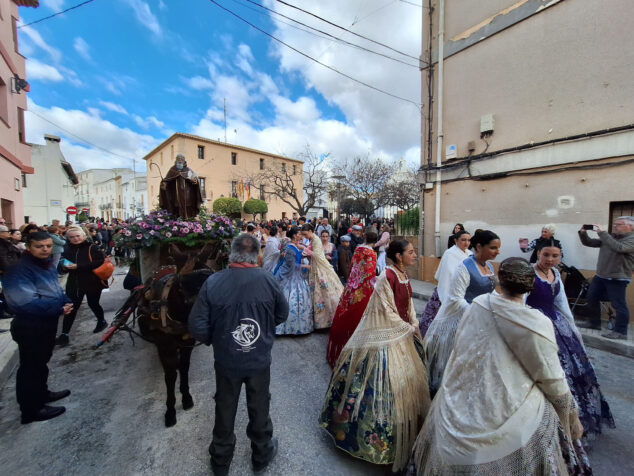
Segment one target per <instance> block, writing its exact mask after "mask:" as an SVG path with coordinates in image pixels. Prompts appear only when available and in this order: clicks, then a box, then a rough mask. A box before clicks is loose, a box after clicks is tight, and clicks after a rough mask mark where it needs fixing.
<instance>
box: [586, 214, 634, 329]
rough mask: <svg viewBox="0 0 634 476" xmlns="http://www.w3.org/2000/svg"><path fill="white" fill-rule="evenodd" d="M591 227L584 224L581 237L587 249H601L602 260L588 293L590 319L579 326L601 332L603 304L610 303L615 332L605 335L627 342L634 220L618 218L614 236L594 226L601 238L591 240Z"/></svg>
mask: <svg viewBox="0 0 634 476" xmlns="http://www.w3.org/2000/svg"><path fill="white" fill-rule="evenodd" d="M589 228H590V227H589V226H586V225H584V226H583V228H582V229H581V230H579V238H580V239H581V243H583V244H584V245H585V246H589V247H591V248H599V259H598V261H597V272H596V275H595V277H594V278H593V279H592V283H590V288H589V289H588V294H587V301H588V310H589V311H590V319H589V320H588V321H586V322H581V323H578V324H577V326H578V327H583V328H586V329H601V308H600V301H605V300H609V301H610V304H611V305H612V307H613V308H614V310H615V311H616V318H615V322H614V329H613V330H612V331H609V332H606V333H604V334H601V335H602V336H603V337H607V338H608V339H626V338H627V326H628V324H629V322H630V312H629V310H628V308H627V302H626V300H625V289H626V288H627V285H628V284H629V283H630V281H631V280H632V272H633V271H634V217H631V216H622V217H619V218H617V219H616V221H615V222H614V224H613V225H612V229H613V232H614V233H613V234H609V233H608V232H607V231H604V230H603V229H602V228H601V227H600V226H599V225H592V230H593V231H595V232H596V233H597V234H598V236H599V238H598V239H597V238H589V237H588V232H587V231H586V229H589ZM606 298H607V299H606Z"/></svg>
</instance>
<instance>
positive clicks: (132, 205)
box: [121, 174, 149, 220]
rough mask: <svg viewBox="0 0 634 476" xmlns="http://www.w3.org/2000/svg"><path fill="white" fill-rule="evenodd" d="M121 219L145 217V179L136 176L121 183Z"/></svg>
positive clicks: (146, 207) (138, 175) (143, 176)
mask: <svg viewBox="0 0 634 476" xmlns="http://www.w3.org/2000/svg"><path fill="white" fill-rule="evenodd" d="M121 202H122V204H123V209H122V218H123V219H124V220H127V219H128V218H135V217H138V216H141V215H147V213H148V211H149V210H148V206H147V177H146V176H145V175H140V174H137V175H136V177H134V176H132V177H129V178H128V179H127V180H125V181H124V182H122V183H121Z"/></svg>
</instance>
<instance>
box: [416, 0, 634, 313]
mask: <svg viewBox="0 0 634 476" xmlns="http://www.w3.org/2000/svg"><path fill="white" fill-rule="evenodd" d="M432 4H433V6H434V8H433V10H432V11H431V15H432V17H431V18H430V10H429V9H423V28H424V33H423V38H422V51H423V55H422V57H421V59H422V60H424V61H425V62H427V64H428V63H431V65H432V66H431V68H427V67H426V64H423V69H422V88H423V94H422V97H423V103H424V104H423V120H422V131H423V134H422V136H423V141H422V151H423V153H422V155H423V157H422V163H421V171H420V173H419V181H420V182H421V184H422V185H423V189H424V190H425V192H423V193H422V201H423V209H424V218H425V219H424V232H423V236H424V240H423V243H422V244H423V252H424V255H425V256H427V257H429V256H440V255H441V254H442V252H443V251H444V250H445V248H446V243H447V238H448V236H449V234H450V232H451V230H452V229H453V226H454V224H455V223H458V222H459V223H463V224H464V225H465V227H466V228H467V230H470V231H473V230H475V229H476V228H483V229H491V230H493V231H495V232H496V233H498V235H500V237H501V241H502V254H501V256H500V257H499V259H498V261H500V260H501V259H503V258H506V257H509V256H525V257H528V256H529V255H528V254H526V255H523V254H522V253H521V251H520V249H519V245H518V239H519V238H528V239H529V240H532V239H534V238H537V237H538V236H539V234H540V230H541V227H542V226H543V225H544V224H547V223H554V224H555V225H556V226H557V232H556V237H557V238H558V239H559V240H561V242H562V245H563V248H564V255H565V256H564V261H565V262H566V263H567V264H569V265H574V266H576V267H578V268H580V269H582V270H586V271H587V272H588V273H591V272H592V271H593V270H594V267H595V264H596V260H597V255H598V251H597V250H596V249H590V248H586V247H583V246H582V245H581V244H580V242H579V239H578V236H577V230H578V229H579V228H580V226H581V225H582V224H584V223H598V224H600V225H602V226H603V227H605V228H607V227H609V226H611V224H612V221H613V220H614V218H615V217H616V216H619V215H632V214H633V213H634V186H633V179H634V115H633V113H632V110H633V109H634V81H633V80H632V78H634V49H633V48H630V47H629V46H626V45H633V44H634V30H633V29H632V26H631V18H633V17H634V3H633V2H631V1H629V0H613V1H610V2H595V1H592V0H577V1H574V2H572V1H561V0H552V1H540V0H526V1H521V2H518V1H516V0H482V1H478V2H472V1H467V0H462V1H451V2H448V1H446V2H442V1H440V0H432ZM443 5H444V6H443ZM443 16H444V18H443ZM430 24H431V35H430V34H429V33H430V31H429V27H430ZM443 30H444V31H443ZM428 81H431V82H432V88H431V94H430V93H429V91H428V90H427V84H428ZM439 166H440V167H439ZM427 261H429V264H431V265H433V261H432V260H427ZM432 267H433V266H429V267H426V268H432ZM429 271H430V270H429V269H426V270H425V273H424V274H425V276H427V277H429V276H430V274H431V273H430V272H429ZM630 288H631V289H629V294H630V298H629V299H630V303H632V302H633V299H632V298H633V297H634V291H633V289H632V288H634V286H630Z"/></svg>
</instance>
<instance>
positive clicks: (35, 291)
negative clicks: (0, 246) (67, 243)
mask: <svg viewBox="0 0 634 476" xmlns="http://www.w3.org/2000/svg"><path fill="white" fill-rule="evenodd" d="M2 286H3V289H4V295H5V298H6V300H7V304H8V305H9V309H10V310H11V312H12V313H14V314H15V315H16V319H19V320H24V321H25V322H29V323H38V324H42V325H51V326H57V318H58V317H59V316H60V315H61V314H62V312H63V310H62V307H63V306H64V304H66V303H68V302H70V299H68V297H66V295H65V294H64V291H63V290H62V288H61V286H60V285H59V282H58V280H57V270H56V269H55V267H54V266H53V265H52V262H51V260H50V259H47V260H42V259H38V258H34V257H33V256H32V255H31V254H30V253H28V252H26V253H24V255H23V256H22V258H20V260H19V261H18V262H17V263H16V265H15V266H12V267H11V268H10V269H9V270H8V271H7V272H6V273H5V275H4V277H3V279H2Z"/></svg>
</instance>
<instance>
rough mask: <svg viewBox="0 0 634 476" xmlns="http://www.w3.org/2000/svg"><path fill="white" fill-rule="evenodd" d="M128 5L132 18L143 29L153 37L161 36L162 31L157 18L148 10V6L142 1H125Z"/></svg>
mask: <svg viewBox="0 0 634 476" xmlns="http://www.w3.org/2000/svg"><path fill="white" fill-rule="evenodd" d="M127 3H128V5H130V7H132V10H133V11H134V16H135V17H136V19H137V21H138V22H139V23H140V24H141V25H143V26H144V27H145V28H147V29H148V30H150V31H151V32H152V33H153V34H154V35H156V36H161V35H162V34H163V30H162V29H161V25H160V24H159V21H158V18H156V16H155V15H154V14H153V13H152V10H150V6H149V5H148V4H147V3H146V2H144V1H143V0H127Z"/></svg>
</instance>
